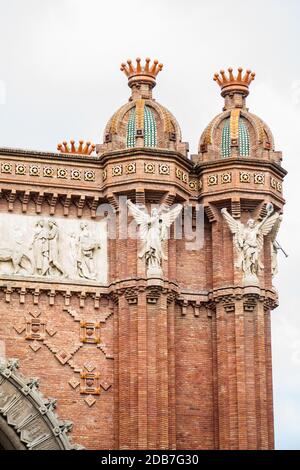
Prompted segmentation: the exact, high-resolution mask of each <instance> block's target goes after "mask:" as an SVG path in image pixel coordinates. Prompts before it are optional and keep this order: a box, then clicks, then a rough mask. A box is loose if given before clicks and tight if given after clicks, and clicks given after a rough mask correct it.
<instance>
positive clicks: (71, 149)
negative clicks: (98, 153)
mask: <svg viewBox="0 0 300 470" xmlns="http://www.w3.org/2000/svg"><path fill="white" fill-rule="evenodd" d="M95 148H96V145H94V144H91V142H86V144H84V140H79V145H78V146H77V147H76V146H75V140H70V145H69V144H68V142H67V141H64V142H63V143H62V144H58V146H57V150H59V151H60V152H61V153H75V154H77V155H91V153H92V152H93V151H94V150H95Z"/></svg>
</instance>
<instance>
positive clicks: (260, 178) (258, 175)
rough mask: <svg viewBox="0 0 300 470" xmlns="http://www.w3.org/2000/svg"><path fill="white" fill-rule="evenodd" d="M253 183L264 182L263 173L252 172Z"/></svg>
mask: <svg viewBox="0 0 300 470" xmlns="http://www.w3.org/2000/svg"><path fill="white" fill-rule="evenodd" d="M254 183H255V184H265V175H264V173H254Z"/></svg>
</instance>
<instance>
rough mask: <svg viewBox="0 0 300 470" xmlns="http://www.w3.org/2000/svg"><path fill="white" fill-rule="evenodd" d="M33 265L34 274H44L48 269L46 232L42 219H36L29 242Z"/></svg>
mask: <svg viewBox="0 0 300 470" xmlns="http://www.w3.org/2000/svg"><path fill="white" fill-rule="evenodd" d="M31 248H32V250H33V259H34V265H35V274H37V275H39V276H43V275H45V273H46V272H47V271H48V267H49V261H48V251H49V250H48V234H47V230H46V228H45V222H44V220H38V221H37V223H36V224H35V227H34V235H33V241H32V244H31Z"/></svg>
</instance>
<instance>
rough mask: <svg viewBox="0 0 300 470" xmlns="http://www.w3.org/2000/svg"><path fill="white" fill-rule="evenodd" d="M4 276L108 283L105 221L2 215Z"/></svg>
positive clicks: (0, 268)
mask: <svg viewBox="0 0 300 470" xmlns="http://www.w3.org/2000/svg"><path fill="white" fill-rule="evenodd" d="M0 233H1V241H0V275H1V274H2V275H10V276H14V275H18V276H25V277H36V278H44V279H51V278H53V279H57V278H65V279H71V280H75V279H77V280H82V281H83V280H89V281H97V282H98V283H100V284H105V283H106V282H107V228H106V222H105V221H99V222H95V221H84V220H81V221H78V220H77V219H59V218H48V219H47V218H41V217H37V216H27V215H15V214H0Z"/></svg>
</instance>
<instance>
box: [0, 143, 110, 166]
mask: <svg viewBox="0 0 300 470" xmlns="http://www.w3.org/2000/svg"><path fill="white" fill-rule="evenodd" d="M0 155H4V156H7V157H10V156H11V157H22V158H23V159H26V158H28V159H30V158H34V159H35V158H36V159H42V160H43V159H45V160H46V159H51V161H53V162H55V161H59V162H62V161H63V162H64V163H68V162H81V163H87V164H88V165H89V164H91V163H95V164H97V163H99V161H100V160H101V157H100V156H98V155H75V154H70V153H67V154H64V153H58V152H45V151H39V150H27V149H18V148H10V147H0Z"/></svg>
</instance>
